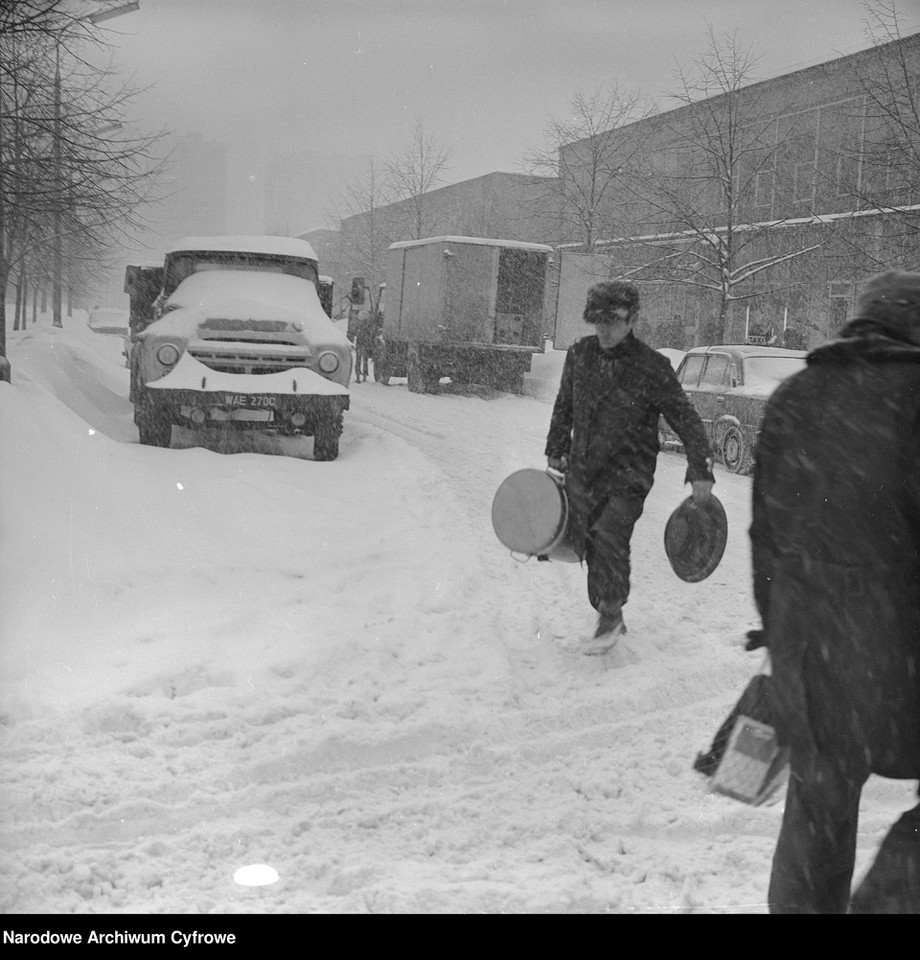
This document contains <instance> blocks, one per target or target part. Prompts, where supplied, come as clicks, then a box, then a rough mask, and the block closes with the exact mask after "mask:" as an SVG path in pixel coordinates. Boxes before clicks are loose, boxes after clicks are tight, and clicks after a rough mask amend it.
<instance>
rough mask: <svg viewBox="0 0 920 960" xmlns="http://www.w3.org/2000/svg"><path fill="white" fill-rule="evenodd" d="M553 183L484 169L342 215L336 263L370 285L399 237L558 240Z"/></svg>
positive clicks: (379, 275) (377, 279) (381, 277)
mask: <svg viewBox="0 0 920 960" xmlns="http://www.w3.org/2000/svg"><path fill="white" fill-rule="evenodd" d="M553 182H554V178H551V177H539V176H533V175H530V174H520V173H501V172H496V173H488V174H485V175H484V176H481V177H475V178H473V179H472V180H463V181H461V182H460V183H454V184H450V185H448V186H445V187H439V188H437V189H435V190H429V191H428V192H427V193H424V194H422V195H421V196H420V197H415V198H410V199H406V200H400V201H398V202H396V203H390V204H386V205H384V206H380V207H377V208H375V209H374V210H370V211H364V212H361V213H358V214H355V215H353V216H350V217H346V218H344V219H343V220H342V221H341V224H340V232H339V258H338V267H339V269H340V270H341V271H342V272H343V274H345V275H346V276H347V275H348V274H357V275H361V276H364V277H365V278H366V279H367V280H368V282H370V283H372V284H373V283H377V282H382V281H383V280H385V279H386V276H385V271H386V250H387V247H388V246H389V245H390V244H391V243H395V242H397V241H400V240H419V239H421V238H422V237H432V236H469V237H488V238H493V239H502V240H521V241H524V242H533V243H551V242H559V241H560V240H562V239H564V234H560V232H559V231H560V218H559V210H558V206H557V203H558V198H557V196H556V194H555V192H554V191H553V190H552V189H551V184H552V183H553ZM547 238H550V239H547Z"/></svg>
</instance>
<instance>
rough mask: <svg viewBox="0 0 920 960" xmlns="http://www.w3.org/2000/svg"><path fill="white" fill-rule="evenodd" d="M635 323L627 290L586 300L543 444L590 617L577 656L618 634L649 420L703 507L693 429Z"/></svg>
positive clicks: (705, 478)
mask: <svg viewBox="0 0 920 960" xmlns="http://www.w3.org/2000/svg"><path fill="white" fill-rule="evenodd" d="M638 317H639V290H638V288H637V287H636V286H635V284H632V283H628V282H626V281H622V280H612V281H607V282H604V283H598V284H595V285H594V286H593V287H591V289H590V290H589V291H588V297H587V301H586V303H585V309H584V320H585V322H586V323H588V324H590V325H592V326H593V327H594V330H595V332H594V334H593V335H589V336H586V337H582V338H581V339H580V340H578V341H577V342H576V343H574V344H573V345H572V346H571V347H570V348H569V350H568V353H567V354H566V358H565V364H564V366H563V370H562V379H561V382H560V385H559V392H558V395H557V397H556V402H555V406H554V407H553V413H552V419H551V422H550V427H549V433H548V436H547V440H546V456H547V462H548V466H549V467H550V468H552V469H556V470H560V471H563V472H564V474H565V488H566V493H567V496H568V502H569V511H570V515H569V525H568V537H569V540H570V542H571V544H572V546H573V548H574V549H575V552H576V553H577V554H578V556H579V557H581V558H582V559H583V560H584V561H585V563H586V564H587V568H588V600H589V602H590V603H591V606H592V607H593V608H594V609H595V610H596V611H597V614H598V618H597V627H596V629H595V631H594V636H593V637H590V638H586V639H585V641H584V643H583V645H582V650H583V651H584V652H585V653H587V654H597V653H604V652H606V651H607V650H609V649H611V648H612V647H613V646H614V644H616V642H617V640H618V639H619V637H620V634H621V633H623V632H625V630H626V627H625V625H624V622H623V605H624V604H625V603H626V601H627V598H628V596H629V576H630V540H631V538H632V532H633V527H634V526H635V524H636V521H637V520H638V519H639V517H640V516H641V514H642V510H643V507H644V504H645V498H646V496H647V495H648V492H649V490H651V488H652V483H653V480H654V473H655V467H656V464H657V460H658V452H659V440H658V417H659V415H661V414H663V415H664V417H665V419H666V420H667V421H668V423H669V424H670V425H671V427H672V428H673V429H674V431H675V432H676V433H677V435H678V436H679V437H680V439H681V442H682V443H683V445H684V448H685V450H686V453H687V460H688V463H689V466H688V469H687V474H686V482H689V483H692V485H693V494H692V495H693V499H694V501H700V502H702V501H705V500H706V499H707V498H708V497H709V496H710V494H711V491H712V485H713V482H714V477H713V474H712V462H713V457H712V450H711V448H710V446H709V441H708V440H707V438H706V431H705V429H704V427H703V424H702V421H701V420H700V418H699V415H698V414H697V412H696V411H695V410H694V408H693V406H692V405H691V403H690V401H689V400H688V399H687V397H686V395H685V394H684V392H683V390H682V389H681V386H680V383H679V382H678V380H677V377H676V376H675V374H674V370H673V368H672V367H671V362H670V361H669V360H668V359H667V357H665V356H664V355H663V354H661V353H659V352H658V351H657V350H653V349H652V348H651V347H650V346H648V345H647V344H645V343H643V342H642V341H641V340H639V339H638V338H637V337H636V336H635V333H634V328H635V325H636V323H637V321H638Z"/></svg>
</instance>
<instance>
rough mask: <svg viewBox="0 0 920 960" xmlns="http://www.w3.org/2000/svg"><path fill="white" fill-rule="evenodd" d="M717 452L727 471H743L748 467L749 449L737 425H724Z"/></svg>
mask: <svg viewBox="0 0 920 960" xmlns="http://www.w3.org/2000/svg"><path fill="white" fill-rule="evenodd" d="M719 453H720V454H721V456H722V463H724V464H725V468H726V469H727V470H728V472H729V473H744V471H745V470H746V469H747V468H748V461H749V459H750V456H749V453H750V451H749V450H748V442H747V441H746V440H745V439H744V434H743V433H742V432H741V429H740V428H739V427H736V426H734V425H732V426H730V427H726V429H725V432H724V433H723V434H722V440H721V442H720V444H719Z"/></svg>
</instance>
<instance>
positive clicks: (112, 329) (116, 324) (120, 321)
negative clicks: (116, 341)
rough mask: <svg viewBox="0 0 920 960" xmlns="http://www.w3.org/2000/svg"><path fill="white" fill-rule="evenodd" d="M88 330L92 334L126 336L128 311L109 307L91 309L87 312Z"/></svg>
mask: <svg viewBox="0 0 920 960" xmlns="http://www.w3.org/2000/svg"><path fill="white" fill-rule="evenodd" d="M87 322H88V323H89V328H90V330H92V331H93V332H94V333H112V334H115V335H117V336H119V337H125V336H128V334H129V332H130V330H129V326H128V311H127V310H119V309H117V308H114V307H113V308H109V307H93V309H92V310H90V312H89V319H88V321H87Z"/></svg>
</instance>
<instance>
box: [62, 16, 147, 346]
mask: <svg viewBox="0 0 920 960" xmlns="http://www.w3.org/2000/svg"><path fill="white" fill-rule="evenodd" d="M140 7H141V5H140V3H139V0H132V2H131V3H123V4H121V6H118V7H113V8H112V9H110V10H100V11H99V12H98V13H91V14H89V16H87V17H84V18H83V19H84V20H88V21H89V22H90V23H93V24H95V23H101V22H102V21H103V20H110V19H111V18H112V17H120V16H121V15H122V14H123V13H133V12H134V11H135V10H140ZM62 134H63V131H62V129H61V43H60V41H58V42H57V43H56V45H55V61H54V189H55V193H56V202H55V205H54V246H53V251H52V261H53V262H52V273H53V277H52V281H51V322H52V325H53V326H55V327H63V326H64V324H63V322H62V319H61V299H62V294H63V287H64V282H63V278H64V240H63V237H62V236H61V219H62V212H63V211H62V207H63V204H64V187H63V170H62V164H61V160H62V157H61V141H62V139H63V136H62Z"/></svg>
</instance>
